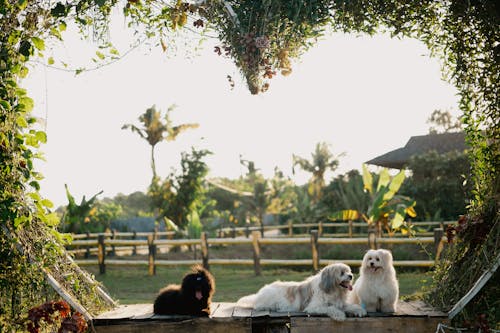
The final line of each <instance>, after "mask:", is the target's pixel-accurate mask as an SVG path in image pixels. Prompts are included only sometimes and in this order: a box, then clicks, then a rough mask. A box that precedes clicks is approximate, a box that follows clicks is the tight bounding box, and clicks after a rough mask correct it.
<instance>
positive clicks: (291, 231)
mask: <svg viewBox="0 0 500 333" xmlns="http://www.w3.org/2000/svg"><path fill="white" fill-rule="evenodd" d="M292 225H293V224H292V220H290V221H288V237H292V236H293V227H292Z"/></svg>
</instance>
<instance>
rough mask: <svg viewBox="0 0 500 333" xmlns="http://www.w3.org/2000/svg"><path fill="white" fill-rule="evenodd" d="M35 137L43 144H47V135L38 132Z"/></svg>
mask: <svg viewBox="0 0 500 333" xmlns="http://www.w3.org/2000/svg"><path fill="white" fill-rule="evenodd" d="M35 137H36V138H37V140H38V141H39V142H41V143H47V134H46V133H45V132H43V131H37V132H36V133H35Z"/></svg>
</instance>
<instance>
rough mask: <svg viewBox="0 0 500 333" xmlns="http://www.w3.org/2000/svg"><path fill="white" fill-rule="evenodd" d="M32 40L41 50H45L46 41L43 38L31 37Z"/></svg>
mask: <svg viewBox="0 0 500 333" xmlns="http://www.w3.org/2000/svg"><path fill="white" fill-rule="evenodd" d="M31 41H32V42H33V45H35V47H36V48H37V49H38V50H39V51H43V50H45V42H44V41H43V39H41V38H38V37H31Z"/></svg>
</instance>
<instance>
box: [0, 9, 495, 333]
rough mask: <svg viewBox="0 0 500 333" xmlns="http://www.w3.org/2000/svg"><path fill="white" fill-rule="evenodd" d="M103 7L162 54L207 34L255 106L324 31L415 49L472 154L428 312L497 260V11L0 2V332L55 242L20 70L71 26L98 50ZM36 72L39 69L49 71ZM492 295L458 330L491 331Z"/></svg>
mask: <svg viewBox="0 0 500 333" xmlns="http://www.w3.org/2000/svg"><path fill="white" fill-rule="evenodd" d="M114 7H119V8H121V9H123V12H124V14H125V16H126V19H127V22H128V26H129V27H130V28H132V29H135V31H136V33H137V34H136V35H138V36H143V37H144V38H148V39H151V40H153V41H155V42H156V43H157V44H158V45H161V46H162V47H165V45H164V42H163V38H164V37H165V36H167V35H168V34H170V33H171V32H173V31H175V30H177V29H181V28H184V27H187V26H191V25H193V26H194V28H195V29H200V30H203V29H206V28H207V27H210V28H211V29H213V31H215V32H216V33H217V34H218V36H219V39H220V40H221V43H222V45H221V47H219V48H218V49H216V51H217V52H220V53H221V54H225V55H227V56H228V57H231V58H232V59H233V60H234V63H235V64H236V66H238V67H239V68H240V70H241V72H242V73H243V75H244V76H245V78H246V79H247V82H248V85H249V89H250V92H252V93H254V94H255V93H259V92H262V91H263V90H266V89H267V87H268V85H267V83H268V82H265V81H266V80H268V79H270V78H271V77H273V76H274V75H275V74H276V73H277V72H279V71H280V72H281V73H282V74H284V75H286V74H290V72H291V61H290V59H291V58H293V57H296V56H300V54H301V53H302V52H303V51H304V50H306V49H307V47H309V46H310V45H311V43H313V42H314V39H315V38H316V37H317V36H319V35H320V34H321V32H322V31H323V29H325V28H328V29H331V30H333V31H334V32H345V33H367V34H375V33H380V32H385V33H390V34H391V35H393V36H397V37H403V36H404V37H411V38H417V39H419V40H420V41H422V42H423V43H425V44H426V45H427V46H428V48H429V50H430V52H431V55H433V56H436V57H439V59H441V61H442V64H443V74H444V76H445V78H446V79H447V80H448V81H450V82H452V83H453V84H454V85H455V86H456V87H457V88H458V90H459V93H460V109H461V111H462V113H463V116H462V121H463V123H464V129H465V131H466V133H467V140H468V143H469V145H470V146H471V149H470V152H469V157H470V160H471V167H472V174H471V180H472V182H473V193H472V196H471V198H472V200H471V202H470V206H469V209H468V213H467V216H466V217H464V219H462V220H461V221H460V224H459V225H458V226H456V227H455V229H454V230H450V232H449V235H450V241H453V242H454V243H455V245H454V247H453V250H452V251H450V252H449V255H448V256H447V257H446V258H445V259H444V260H443V261H442V264H441V265H440V266H439V267H438V269H437V270H436V275H435V278H434V281H435V286H434V288H433V291H432V292H431V293H430V297H429V300H430V301H431V302H433V303H434V304H436V305H439V306H442V307H444V308H449V307H450V305H451V304H453V303H454V302H456V301H457V300H458V299H459V298H460V297H461V295H464V294H465V293H466V292H467V290H468V289H469V288H470V287H471V286H472V285H473V283H474V281H475V280H476V279H477V277H478V276H479V275H480V274H481V272H482V271H484V270H486V269H487V268H488V267H490V266H491V265H492V262H494V260H496V258H497V257H498V255H499V253H498V252H499V246H498V243H497V242H498V239H499V237H498V235H499V230H500V229H499V219H500V217H499V216H500V214H499V202H500V200H499V192H500V191H499V185H500V172H499V164H500V163H499V156H500V128H499V127H500V126H499V121H498V118H499V114H500V110H499V105H500V101H499V96H500V92H499V75H500V71H499V63H500V29H499V22H500V5H499V4H498V2H495V1H487V0H475V1H452V0H437V1H436V0H422V1H401V0H374V1H364V0H355V1H347V0H331V1H318V0H316V1H315V0H303V1H301V0H291V1H277V0H260V1H259V0H256V1H250V0H241V1H229V0H228V1H219V0H206V1H202V2H196V4H194V3H192V4H191V3H184V2H182V1H165V0H163V1H160V0H158V1H155V0H126V1H125V0H124V1H117V0H67V1H60V2H57V1H43V0H33V1H29V0H0V227H1V232H2V237H1V238H0V242H1V248H0V251H1V253H0V254H1V256H0V258H1V259H0V266H1V267H0V268H1V269H0V272H1V273H0V285H1V287H2V293H1V294H0V297H1V298H2V299H1V302H0V310H1V311H0V315H1V318H0V323H1V324H2V325H8V326H7V327H10V328H12V327H13V326H15V324H12V323H15V320H11V319H13V318H14V319H15V318H17V317H19V316H20V315H21V314H22V313H26V310H27V305H28V304H33V303H34V302H35V301H36V299H37V295H38V299H41V297H40V293H38V291H39V290H42V289H43V288H38V286H40V285H41V284H43V282H41V281H43V278H42V275H41V273H40V269H39V267H41V266H43V267H51V265H53V264H55V262H56V261H57V260H58V258H60V254H61V251H62V247H61V243H62V241H63V239H62V237H61V236H60V235H59V234H57V232H55V224H56V223H57V221H56V219H55V218H54V215H53V214H52V213H51V208H52V207H51V206H52V205H51V203H50V201H48V200H46V199H44V198H42V197H41V196H40V194H39V193H38V191H39V188H40V185H39V181H40V179H41V175H40V174H39V173H37V172H36V170H35V169H34V167H33V161H34V159H36V158H37V157H38V156H39V152H38V147H39V145H40V144H42V143H44V142H45V141H46V135H45V133H44V132H43V131H39V130H36V127H35V125H34V124H35V120H34V118H33V117H32V116H31V115H30V112H31V110H32V108H33V100H32V99H30V98H29V97H28V94H27V92H26V91H25V90H24V89H23V88H22V86H21V85H20V82H21V81H20V80H21V79H22V78H23V77H26V76H27V75H28V73H29V67H28V63H29V61H30V60H32V59H33V58H37V57H39V56H43V53H44V51H45V47H46V44H47V43H46V41H47V40H49V39H51V40H62V34H63V31H64V30H65V28H66V26H67V24H68V23H70V22H74V23H76V24H77V25H78V26H79V27H80V28H81V32H82V33H83V34H89V32H90V34H91V36H92V37H94V38H95V39H97V40H103V39H105V38H104V37H105V36H106V30H107V25H108V22H109V16H110V13H111V10H112V9H113V8H114ZM106 43H107V42H106ZM106 43H104V44H106ZM47 61H48V62H49V63H50V62H51V59H48V60H47ZM327 65H328V64H325V66H327ZM35 231H36V232H35ZM31 263H37V264H35V265H33V264H31ZM65 266H66V265H65V264H64V265H60V268H61V269H62V268H63V267H65ZM463 267H469V268H471V269H470V270H469V271H470V273H468V274H463V273H464V272H463ZM77 275H78V274H77V273H74V276H77ZM61 280H63V281H64V277H61ZM71 281H73V282H72V283H68V284H67V287H68V289H73V290H74V289H75V285H77V283H76V282H75V281H79V280H78V278H75V279H73V280H71ZM78 285H80V284H78ZM488 288H491V289H488ZM494 288H497V289H494ZM77 289H79V290H84V289H85V290H87V288H77ZM89 290H91V288H90V289H89ZM75 293H76V294H77V297H79V299H80V300H81V301H85V302H86V305H88V306H91V305H92V304H94V303H96V301H95V298H92V297H87V296H85V295H87V294H85V295H83V294H81V292H80V293H78V292H76V291H75ZM496 295H498V287H495V284H493V285H491V284H489V285H487V286H486V287H485V289H484V291H483V292H482V293H480V294H479V295H478V296H477V297H476V298H475V299H474V300H473V301H472V303H471V304H470V305H469V306H468V307H466V308H465V309H464V311H463V312H462V318H466V319H470V320H475V317H474V316H475V314H477V313H481V311H482V312H483V313H484V314H485V315H487V318H490V319H489V320H493V321H494V320H495V318H497V319H496V321H497V322H498V318H499V316H498V315H497V316H495V313H492V311H495V310H494V309H495V306H488V304H494V305H495V304H496V309H499V308H500V306H498V300H495V299H492V298H491V297H495V296H496ZM495 302H496V303H495ZM95 311H98V309H96V310H95ZM6 318H7V319H6ZM491 318H492V319H491ZM497 326H498V324H497ZM11 330H14V328H12V329H11Z"/></svg>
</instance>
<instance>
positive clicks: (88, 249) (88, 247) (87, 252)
mask: <svg viewBox="0 0 500 333" xmlns="http://www.w3.org/2000/svg"><path fill="white" fill-rule="evenodd" d="M87 240H90V232H88V231H87ZM89 257H90V246H88V245H87V250H86V251H85V259H88V258H89Z"/></svg>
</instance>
